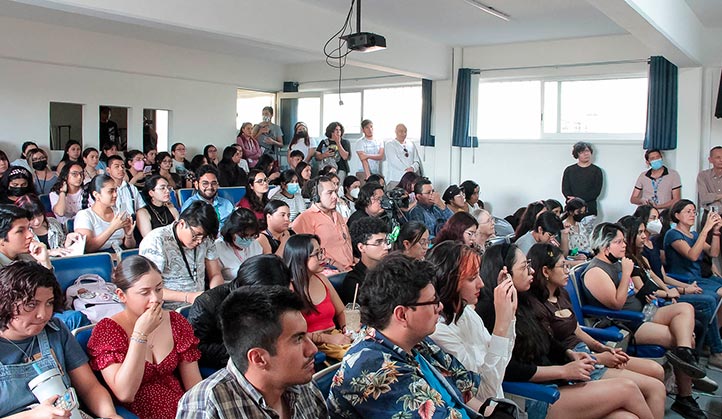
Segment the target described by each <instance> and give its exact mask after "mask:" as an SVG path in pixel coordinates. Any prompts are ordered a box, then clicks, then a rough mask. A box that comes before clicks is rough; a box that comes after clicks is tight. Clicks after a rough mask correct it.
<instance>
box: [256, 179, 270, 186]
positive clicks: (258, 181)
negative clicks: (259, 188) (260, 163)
mask: <svg viewBox="0 0 722 419" xmlns="http://www.w3.org/2000/svg"><path fill="white" fill-rule="evenodd" d="M253 183H257V184H259V185H261V184H264V183H268V179H267V178H263V179H256V180H254V181H253Z"/></svg>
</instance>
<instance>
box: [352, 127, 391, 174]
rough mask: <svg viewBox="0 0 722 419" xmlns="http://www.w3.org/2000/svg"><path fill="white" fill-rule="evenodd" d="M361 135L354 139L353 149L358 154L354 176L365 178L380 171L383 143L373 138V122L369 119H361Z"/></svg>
mask: <svg viewBox="0 0 722 419" xmlns="http://www.w3.org/2000/svg"><path fill="white" fill-rule="evenodd" d="M361 130H362V131H363V135H362V136H361V138H359V139H358V140H356V144H354V151H355V153H356V156H358V160H356V161H357V162H358V164H360V166H357V167H356V168H354V170H355V172H356V176H357V177H358V176H359V175H363V179H367V178H368V177H369V176H371V175H376V174H379V173H381V161H382V160H383V159H384V145H383V143H379V142H378V141H376V140H375V139H374V123H373V122H371V120H370V119H364V120H363V121H361Z"/></svg>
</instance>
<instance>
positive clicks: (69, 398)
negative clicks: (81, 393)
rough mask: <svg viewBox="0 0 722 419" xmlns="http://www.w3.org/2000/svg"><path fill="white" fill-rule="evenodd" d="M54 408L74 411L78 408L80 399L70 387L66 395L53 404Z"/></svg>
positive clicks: (62, 395)
mask: <svg viewBox="0 0 722 419" xmlns="http://www.w3.org/2000/svg"><path fill="white" fill-rule="evenodd" d="M53 406H54V407H59V408H61V409H63V410H73V409H75V408H76V407H78V397H77V396H76V395H75V390H73V388H72V387H69V388H68V389H67V390H65V393H63V394H61V395H60V396H59V397H58V400H56V401H55V403H53Z"/></svg>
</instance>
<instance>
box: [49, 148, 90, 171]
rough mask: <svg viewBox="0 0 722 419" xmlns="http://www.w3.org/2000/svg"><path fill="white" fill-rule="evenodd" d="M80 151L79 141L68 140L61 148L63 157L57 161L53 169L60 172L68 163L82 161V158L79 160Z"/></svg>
mask: <svg viewBox="0 0 722 419" xmlns="http://www.w3.org/2000/svg"><path fill="white" fill-rule="evenodd" d="M82 151H83V149H82V147H81V146H80V143H79V142H77V141H75V140H68V141H67V142H66V143H65V148H64V149H63V157H62V158H61V159H60V161H59V162H58V167H56V168H55V171H56V172H58V173H60V171H62V170H63V167H65V165H66V164H68V163H82V160H80V153H82Z"/></svg>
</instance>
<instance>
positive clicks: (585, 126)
mask: <svg viewBox="0 0 722 419" xmlns="http://www.w3.org/2000/svg"><path fill="white" fill-rule="evenodd" d="M646 115H647V79H646V78H630V79H614V80H580V81H564V82H561V126H560V132H562V133H608V134H622V133H641V132H644V130H645V124H646Z"/></svg>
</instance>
